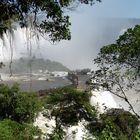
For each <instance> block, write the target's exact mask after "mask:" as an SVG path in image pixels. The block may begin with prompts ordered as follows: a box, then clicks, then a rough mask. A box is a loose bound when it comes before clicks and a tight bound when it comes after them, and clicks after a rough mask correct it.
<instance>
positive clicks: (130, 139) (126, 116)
mask: <svg viewBox="0 0 140 140" xmlns="http://www.w3.org/2000/svg"><path fill="white" fill-rule="evenodd" d="M98 121H99V122H95V123H94V124H93V123H92V124H89V126H88V127H87V128H88V129H89V130H90V132H91V133H93V135H95V136H96V138H97V140H98V139H99V140H134V137H138V135H139V134H138V125H139V120H138V119H137V117H136V116H135V115H133V114H131V113H130V112H128V111H124V110H122V109H110V110H108V111H107V112H106V113H104V114H101V116H100V120H98Z"/></svg>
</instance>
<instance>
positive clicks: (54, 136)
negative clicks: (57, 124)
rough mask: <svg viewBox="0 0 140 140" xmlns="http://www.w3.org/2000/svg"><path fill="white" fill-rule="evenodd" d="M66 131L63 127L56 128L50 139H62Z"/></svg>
mask: <svg viewBox="0 0 140 140" xmlns="http://www.w3.org/2000/svg"><path fill="white" fill-rule="evenodd" d="M64 134H65V132H64V131H63V130H62V129H61V128H59V129H58V128H55V129H54V130H53V133H52V134H50V135H49V139H50V140H62V139H63V136H64Z"/></svg>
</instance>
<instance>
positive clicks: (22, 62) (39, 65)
mask: <svg viewBox="0 0 140 140" xmlns="http://www.w3.org/2000/svg"><path fill="white" fill-rule="evenodd" d="M4 64H5V67H4V68H3V69H2V70H1V71H2V72H4V73H6V72H7V73H9V62H5V63H4ZM29 64H30V59H28V58H20V59H19V60H13V62H12V73H16V74H17V73H25V72H27V73H28V72H29ZM40 69H42V70H44V71H45V70H48V71H69V69H68V68H67V67H65V66H64V65H62V64H61V63H59V62H55V61H51V60H49V59H47V60H44V59H39V58H33V59H32V70H33V71H38V70H40Z"/></svg>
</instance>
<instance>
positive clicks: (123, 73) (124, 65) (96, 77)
mask: <svg viewBox="0 0 140 140" xmlns="http://www.w3.org/2000/svg"><path fill="white" fill-rule="evenodd" d="M139 38H140V25H136V26H135V27H134V28H133V29H128V30H127V31H126V32H125V33H124V34H123V35H121V36H120V37H119V39H118V40H117V41H116V43H115V44H110V45H107V46H104V47H102V48H101V49H100V53H99V54H98V56H97V58H96V59H95V60H94V61H95V64H97V65H98V70H96V71H95V72H93V77H92V78H91V79H92V80H91V82H89V84H90V85H91V87H92V88H94V89H100V88H101V87H102V88H103V89H104V90H107V91H110V92H111V93H112V94H114V95H116V96H118V97H120V98H121V99H123V100H124V101H126V102H127V104H128V105H129V107H130V109H131V110H132V111H133V113H134V114H135V115H136V116H137V117H138V118H140V116H139V114H138V113H137V112H136V111H135V108H134V107H133V105H132V104H131V101H130V100H129V98H128V97H127V92H129V93H130V92H131V93H132V94H135V95H136V96H137V93H139V87H140V82H139V77H140V47H139V46H140V39H139ZM136 102H138V101H137V100H136Z"/></svg>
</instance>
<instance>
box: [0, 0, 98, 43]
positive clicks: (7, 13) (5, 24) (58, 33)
mask: <svg viewBox="0 0 140 140" xmlns="http://www.w3.org/2000/svg"><path fill="white" fill-rule="evenodd" d="M95 1H100V0H95ZM77 2H78V3H84V4H93V3H94V0H84V1H83V0H47V1H46V0H35V1H34V0H26V1H23V0H7V1H5V0H2V1H0V9H1V11H3V12H2V13H1V14H0V35H3V32H6V30H11V28H12V24H13V22H19V24H20V26H21V27H29V26H34V27H35V28H36V29H37V30H38V31H39V32H40V33H41V34H44V33H47V34H48V36H47V37H50V39H51V40H52V41H60V40H62V39H68V40H69V39H70V38H71V35H70V31H69V26H70V22H69V16H66V15H65V14H64V9H67V8H69V7H70V6H71V5H73V3H77ZM40 13H41V15H42V16H43V18H42V19H39V16H40V15H39V14H40Z"/></svg>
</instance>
